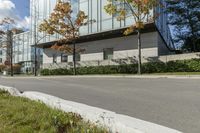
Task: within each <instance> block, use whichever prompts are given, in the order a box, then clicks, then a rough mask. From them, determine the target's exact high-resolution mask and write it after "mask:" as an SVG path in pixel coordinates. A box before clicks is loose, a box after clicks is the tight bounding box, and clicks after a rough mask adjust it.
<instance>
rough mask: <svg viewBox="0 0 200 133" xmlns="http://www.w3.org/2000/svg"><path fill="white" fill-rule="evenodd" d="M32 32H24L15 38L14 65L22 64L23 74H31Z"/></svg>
mask: <svg viewBox="0 0 200 133" xmlns="http://www.w3.org/2000/svg"><path fill="white" fill-rule="evenodd" d="M30 38H31V37H30V32H23V33H20V34H16V35H14V36H13V63H14V64H20V65H21V66H22V67H21V71H22V72H24V73H25V72H31V70H32V59H31V49H32V47H31V43H30Z"/></svg>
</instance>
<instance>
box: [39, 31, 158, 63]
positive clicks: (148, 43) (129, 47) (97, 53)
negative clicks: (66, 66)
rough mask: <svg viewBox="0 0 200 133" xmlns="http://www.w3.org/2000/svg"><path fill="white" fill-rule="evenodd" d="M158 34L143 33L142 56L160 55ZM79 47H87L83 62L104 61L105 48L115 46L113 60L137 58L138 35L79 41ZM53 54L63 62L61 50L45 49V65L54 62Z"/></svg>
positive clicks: (69, 57) (69, 58)
mask: <svg viewBox="0 0 200 133" xmlns="http://www.w3.org/2000/svg"><path fill="white" fill-rule="evenodd" d="M157 36H158V34H157V32H150V33H145V34H143V35H142V56H143V57H144V58H147V57H157V56H158V47H157V41H158V40H157V39H158V38H157ZM77 47H79V48H83V49H85V51H84V52H83V53H81V62H85V61H89V62H90V61H97V60H98V61H103V49H105V48H113V51H114V52H113V60H119V59H126V58H137V55H138V50H137V36H136V35H131V36H125V37H118V38H112V39H104V40H98V41H91V42H84V43H79V44H77ZM53 55H57V63H61V53H60V52H58V51H54V50H52V49H44V52H43V64H44V66H45V64H51V63H53ZM68 62H72V55H68Z"/></svg>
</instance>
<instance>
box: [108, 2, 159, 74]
mask: <svg viewBox="0 0 200 133" xmlns="http://www.w3.org/2000/svg"><path fill="white" fill-rule="evenodd" d="M124 5H125V6H124ZM159 5H160V3H159V0H108V4H107V5H106V6H105V11H106V12H107V13H108V14H110V15H114V16H116V17H117V20H119V21H120V20H124V19H125V18H126V17H127V16H130V15H131V16H132V17H133V18H134V19H133V25H131V26H130V27H129V28H127V29H126V30H125V32H124V34H125V35H128V34H130V33H132V32H137V35H138V74H141V30H142V29H143V28H144V25H145V23H148V22H153V21H154V20H155V18H156V17H155V16H157V15H155V14H154V15H153V9H154V8H155V7H157V6H159Z"/></svg>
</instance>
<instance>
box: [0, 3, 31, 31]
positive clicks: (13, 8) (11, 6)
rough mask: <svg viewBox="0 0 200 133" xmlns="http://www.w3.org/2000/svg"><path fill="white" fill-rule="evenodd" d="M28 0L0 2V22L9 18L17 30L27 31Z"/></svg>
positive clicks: (28, 17)
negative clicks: (13, 21)
mask: <svg viewBox="0 0 200 133" xmlns="http://www.w3.org/2000/svg"><path fill="white" fill-rule="evenodd" d="M29 1H30V0H0V20H2V19H3V18H6V17H9V18H12V19H14V20H15V23H16V25H15V26H16V27H17V28H23V29H28V28H29V24H30V14H29Z"/></svg>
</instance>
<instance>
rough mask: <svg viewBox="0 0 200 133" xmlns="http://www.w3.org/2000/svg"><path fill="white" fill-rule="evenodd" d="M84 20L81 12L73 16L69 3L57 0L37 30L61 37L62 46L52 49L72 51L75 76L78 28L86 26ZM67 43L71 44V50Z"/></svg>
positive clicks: (83, 14) (57, 45)
mask: <svg viewBox="0 0 200 133" xmlns="http://www.w3.org/2000/svg"><path fill="white" fill-rule="evenodd" d="M86 19H87V16H86V15H85V13H84V12H83V11H79V12H78V14H76V16H75V15H74V13H73V11H72V7H71V5H70V3H69V2H62V1H61V0H59V1H58V2H57V4H56V6H55V9H54V11H53V12H52V13H51V15H50V17H49V19H47V20H44V22H43V23H42V24H41V25H40V28H39V29H40V31H44V32H46V33H48V34H51V35H53V34H55V33H57V34H60V35H61V36H62V38H61V39H60V40H59V42H60V44H62V45H60V44H55V45H53V46H52V48H53V49H56V50H59V51H63V52H71V51H72V53H73V67H74V75H76V53H77V52H78V50H77V48H76V40H77V38H79V28H80V27H81V26H82V25H84V24H86V22H85V20H86ZM69 43H72V44H73V47H72V48H71V46H70V45H69Z"/></svg>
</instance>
